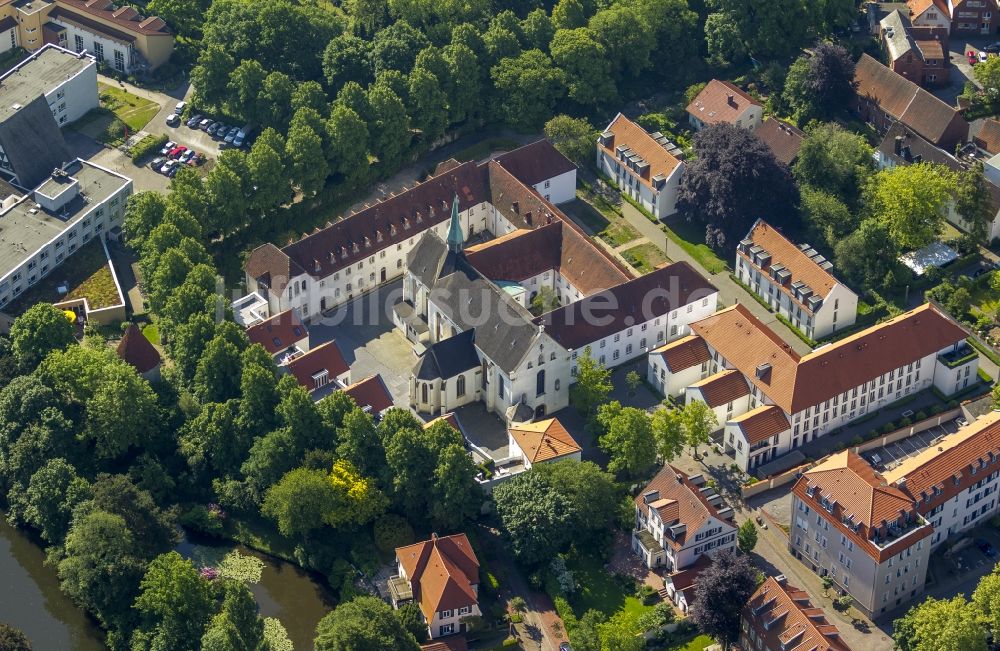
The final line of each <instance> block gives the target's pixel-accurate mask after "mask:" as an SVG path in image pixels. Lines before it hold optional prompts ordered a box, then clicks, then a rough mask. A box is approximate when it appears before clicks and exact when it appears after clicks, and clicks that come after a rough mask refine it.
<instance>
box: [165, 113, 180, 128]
mask: <svg viewBox="0 0 1000 651" xmlns="http://www.w3.org/2000/svg"><path fill="white" fill-rule="evenodd" d="M180 123H181V116H180V115H178V114H176V113H171V114H170V115H168V116H167V126H168V127H176V126H177V125H178V124H180Z"/></svg>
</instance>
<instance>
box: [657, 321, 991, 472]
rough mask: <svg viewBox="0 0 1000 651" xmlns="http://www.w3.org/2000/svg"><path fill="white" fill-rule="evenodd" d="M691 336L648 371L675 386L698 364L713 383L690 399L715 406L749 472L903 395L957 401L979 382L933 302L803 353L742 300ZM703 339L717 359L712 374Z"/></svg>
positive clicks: (971, 359)
mask: <svg viewBox="0 0 1000 651" xmlns="http://www.w3.org/2000/svg"><path fill="white" fill-rule="evenodd" d="M691 334H692V338H691V339H687V340H686V341H685V343H684V349H685V354H683V355H680V354H677V355H675V357H676V358H677V359H678V360H682V361H674V360H673V359H669V356H670V353H671V352H672V349H671V348H667V350H666V351H665V353H666V354H667V357H668V359H667V360H663V357H664V355H663V354H661V355H650V362H649V373H650V374H654V375H655V376H656V377H658V378H662V379H661V380H660V386H665V387H669V388H671V389H674V388H676V386H677V385H678V384H679V380H675V379H674V377H673V375H674V373H673V372H671V371H669V370H668V369H669V368H677V369H680V370H679V371H677V373H678V374H683V375H684V379H685V380H686V379H687V378H688V377H692V376H693V375H694V371H693V370H692V369H694V368H696V366H695V365H697V369H698V371H697V374H698V375H699V376H701V377H704V378H705V379H700V380H698V381H696V382H692V383H691V384H690V385H688V386H687V387H686V388H685V389H684V391H683V393H684V395H685V400H686V401H688V402H690V401H691V400H693V399H699V400H703V401H705V402H707V403H708V404H709V405H710V406H712V407H713V409H714V410H715V411H716V415H717V417H719V418H718V419H719V424H720V426H722V427H724V441H723V443H724V448H725V450H726V452H727V453H729V454H731V455H732V456H733V457H734V459H735V460H736V461H737V463H738V464H739V465H740V467H742V468H743V469H744V470H747V471H752V470H753V469H755V468H756V467H758V466H760V465H762V464H764V463H767V462H770V461H772V460H774V459H776V458H777V457H779V456H781V455H783V454H785V453H787V452H790V451H792V450H795V449H797V448H798V447H800V446H802V445H803V444H805V443H807V442H809V441H811V440H813V439H815V438H817V437H819V436H823V435H824V434H826V433H828V432H831V431H833V430H835V429H838V428H840V427H842V426H844V425H847V424H848V423H850V422H851V421H853V420H855V419H857V418H860V417H862V416H864V415H865V414H868V413H870V412H872V411H876V410H878V409H881V408H882V407H884V406H886V405H888V404H891V403H893V402H895V401H897V400H899V399H900V398H902V397H904V396H907V395H911V394H913V393H916V392H918V391H922V390H924V389H929V388H930V387H932V386H933V387H936V388H937V389H938V390H939V391H941V392H942V393H944V394H946V395H952V394H954V393H957V392H959V391H962V390H963V389H965V388H966V387H967V386H969V384H971V383H974V382H976V381H977V378H976V369H977V368H978V359H979V358H978V356H976V355H975V354H970V353H971V352H972V351H971V349H970V348H969V347H968V344H967V343H966V342H965V338H966V336H967V334H966V332H965V330H963V329H962V328H961V327H960V326H959V325H958V324H956V323H955V322H954V321H953V320H951V319H950V318H949V317H947V316H946V315H944V314H942V313H941V312H939V311H937V310H936V309H935V308H934V307H932V306H931V305H930V304H925V305H923V306H921V307H918V308H916V309H913V310H911V311H909V312H906V313H904V314H902V315H900V316H898V317H896V318H894V319H892V320H890V321H886V322H884V323H881V324H878V325H875V326H872V327H871V328H868V329H866V330H863V331H861V332H858V333H856V334H854V335H852V336H850V337H847V338H845V339H842V340H840V341H838V342H836V343H833V344H829V345H826V346H822V347H820V348H817V349H816V350H814V351H813V352H811V353H809V354H807V355H805V356H800V355H798V354H797V353H796V352H795V351H793V350H792V349H791V347H790V346H788V344H786V343H785V342H784V341H783V340H782V339H781V338H780V337H779V336H778V335H777V334H775V333H774V332H773V331H772V330H771V329H770V328H768V327H767V326H766V325H764V324H763V323H761V322H760V320H759V319H757V317H755V316H754V315H753V314H752V313H751V312H750V311H749V310H747V309H746V308H745V307H743V306H742V305H739V304H737V305H734V306H732V307H729V308H726V309H724V310H720V311H719V312H717V313H716V314H714V315H712V316H710V317H708V318H705V319H702V320H701V321H696V322H694V323H692V324H691ZM699 339H700V340H701V342H703V344H704V345H705V347H706V348H707V351H708V355H709V361H708V362H707V369H706V370H704V371H702V370H701V369H702V368H703V367H702V364H705V362H699V361H698V360H700V359H702V358H703V357H704V354H703V353H699V352H698V351H699V350H700V344H698V343H697V340H699ZM669 364H672V366H668V365H669ZM737 376H739V377H738V378H737ZM736 379H742V380H743V381H744V382H745V384H746V386H747V387H748V388H749V395H748V396H747V397H745V398H744V397H743V396H742V395H740V394H743V393H744V390H743V389H742V387H741V385H740V384H739V383H738V382H736ZM706 387H708V390H707V391H706ZM730 403H732V404H731V405H730ZM720 406H724V410H723V411H722V412H721V413H720ZM779 410H780V413H779Z"/></svg>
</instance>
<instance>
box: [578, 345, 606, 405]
mask: <svg viewBox="0 0 1000 651" xmlns="http://www.w3.org/2000/svg"><path fill="white" fill-rule="evenodd" d="M611 389H612V386H611V371H609V370H608V369H607V368H605V366H604V364H601V363H600V362H598V361H597V360H595V359H594V358H593V357H591V353H590V346H587V347H586V348H584V349H583V354H582V355H580V356H579V358H578V359H577V370H576V383H575V384H573V386H571V387H570V399H571V402H572V403H573V406H575V407H576V409H577V411H579V412H580V413H581V414H583V415H584V416H586V417H588V418H589V417H590V416H592V415H593V414H594V413H595V412H596V410H597V407H598V406H599V405H601V404H604V403H605V402H607V400H608V396H609V395H611Z"/></svg>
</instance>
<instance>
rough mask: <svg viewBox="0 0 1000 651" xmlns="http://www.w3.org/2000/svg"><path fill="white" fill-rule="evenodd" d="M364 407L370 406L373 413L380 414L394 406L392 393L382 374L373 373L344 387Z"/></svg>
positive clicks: (345, 391)
mask: <svg viewBox="0 0 1000 651" xmlns="http://www.w3.org/2000/svg"><path fill="white" fill-rule="evenodd" d="M344 393H346V394H347V395H349V396H351V397H352V398H353V399H354V402H356V403H357V405H358V406H359V407H361V408H362V409H364V408H366V407H367V408H368V409H369V411H371V413H372V414H380V413H382V412H383V411H385V410H386V409H388V408H389V407H392V394H391V393H389V389H388V388H387V387H386V386H385V382H383V381H382V376H381V375H372V376H370V377H366V378H365V379H363V380H361V381H359V382H355V383H354V384H352V385H351V386H349V387H345V388H344Z"/></svg>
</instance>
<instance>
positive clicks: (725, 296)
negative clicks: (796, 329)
mask: <svg viewBox="0 0 1000 651" xmlns="http://www.w3.org/2000/svg"><path fill="white" fill-rule="evenodd" d="M621 210H622V215H623V216H624V217H625V219H626V220H628V223H629V224H631V225H632V226H634V227H635V229H636V230H638V231H639V233H640V234H641V235H642V236H643V237H645V238H646V239H648V240H649V241H650V242H652V243H654V244H656V245H657V246H658V247H660V248H661V249H662V250H663V251H664V252H665V253H666V254H667V257H668V258H670V259H671V260H673V261H674V262H680V261H681V260H683V261H685V262H688V263H689V264H691V265H692V266H694V267H695V268H696V269H697V270H698V271H699V272H701V274H702V275H703V276H705V277H706V278H708V279H709V280H711V281H712V284H713V285H715V286H716V287H717V288H718V289H719V303H720V307H728V306H730V305H733V304H735V303H742V304H743V305H744V307H746V308H748V309H749V310H750V311H751V312H752V313H753V314H754V315H755V316H756V317H757V318H758V319H760V320H761V321H762V322H763V323H764V324H766V325H767V326H768V327H770V328H771V329H772V330H774V331H775V332H776V333H778V336H779V337H781V338H782V339H784V340H785V341H786V342H787V343H788V344H789V345H790V346H791V347H792V350H794V351H796V352H797V353H799V354H800V355H804V354H806V353H808V352H810V351H811V350H812V349H811V348H810V347H809V346H808V345H807V344H806V343H805V342H803V341H802V340H801V339H799V338H798V337H796V336H795V333H793V332H792V331H791V330H789V329H788V328H787V327H786V326H785V325H784V324H783V323H781V322H780V321H778V319H777V317H776V316H774V314H772V313H771V312H768V311H767V310H766V309H765V308H764V306H762V305H761V304H760V303H758V302H757V301H755V300H754V299H753V297H752V296H749V295H748V294H747V291H746V290H745V289H743V288H742V287H740V286H739V285H737V284H736V283H735V282H734V281H733V279H732V278H730V277H729V272H728V271H723V272H721V273H717V274H710V273H708V271H706V270H705V268H704V267H702V266H701V265H700V264H699V263H698V261H697V260H695V259H694V258H693V257H692V256H691V255H690V254H688V252H687V251H685V250H684V249H682V248H681V247H679V246H677V245H676V244H674V243H673V242H672V241H670V239H669V238H668V237H667V235H666V233H664V232H663V231H662V230H660V229H659V228H658V227H657V226H656V225H655V224H653V223H652V222H650V221H649V220H648V219H646V216H645V215H643V214H642V213H641V212H639V211H638V210H637V209H636V208H635V207H634V206H632V204H630V203H627V202H622V204H621Z"/></svg>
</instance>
